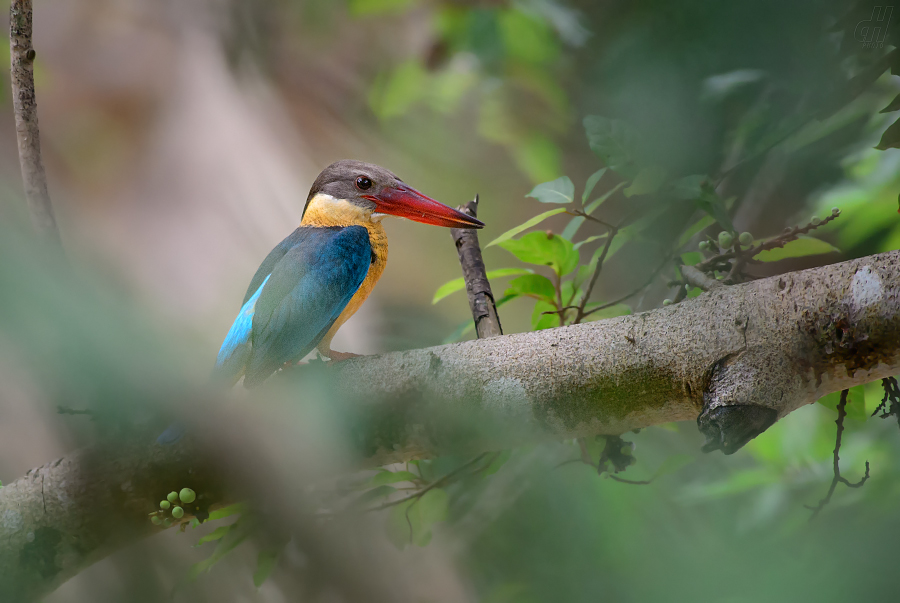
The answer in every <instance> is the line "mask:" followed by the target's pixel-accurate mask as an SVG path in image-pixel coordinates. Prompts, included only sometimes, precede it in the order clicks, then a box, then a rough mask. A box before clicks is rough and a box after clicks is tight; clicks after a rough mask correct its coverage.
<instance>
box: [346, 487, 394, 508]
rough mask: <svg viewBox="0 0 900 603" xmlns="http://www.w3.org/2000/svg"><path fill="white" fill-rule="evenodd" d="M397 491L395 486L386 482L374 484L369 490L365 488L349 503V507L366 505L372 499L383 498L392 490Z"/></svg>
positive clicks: (392, 491)
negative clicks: (378, 484)
mask: <svg viewBox="0 0 900 603" xmlns="http://www.w3.org/2000/svg"><path fill="white" fill-rule="evenodd" d="M396 491H397V488H395V487H393V486H388V485H387V484H382V485H380V486H376V487H374V488H372V489H371V490H366V491H365V492H363V493H362V494H360V495H359V497H358V498H357V499H356V500H354V501H353V502H352V503H351V505H350V506H351V507H361V506H363V505H366V504H368V503H370V502H372V501H373V500H378V499H379V498H384V497H386V496H390V495H391V494H393V493H394V492H396Z"/></svg>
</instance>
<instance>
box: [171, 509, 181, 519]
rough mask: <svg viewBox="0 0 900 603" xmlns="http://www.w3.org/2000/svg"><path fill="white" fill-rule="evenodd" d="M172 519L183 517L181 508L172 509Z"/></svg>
mask: <svg viewBox="0 0 900 603" xmlns="http://www.w3.org/2000/svg"><path fill="white" fill-rule="evenodd" d="M172 517H174V518H175V519H181V518H182V517H184V509H182V508H181V507H175V508H174V509H172Z"/></svg>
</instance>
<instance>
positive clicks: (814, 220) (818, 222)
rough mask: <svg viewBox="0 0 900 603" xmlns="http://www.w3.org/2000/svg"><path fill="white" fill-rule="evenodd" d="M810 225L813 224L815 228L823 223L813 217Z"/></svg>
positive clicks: (816, 217)
mask: <svg viewBox="0 0 900 603" xmlns="http://www.w3.org/2000/svg"><path fill="white" fill-rule="evenodd" d="M809 223H810V224H812V225H813V226H818V225H819V224H821V223H822V220H820V219H819V218H818V216H813V219H812V220H810V221H809Z"/></svg>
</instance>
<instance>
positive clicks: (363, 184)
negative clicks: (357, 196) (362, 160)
mask: <svg viewBox="0 0 900 603" xmlns="http://www.w3.org/2000/svg"><path fill="white" fill-rule="evenodd" d="M356 188H358V189H359V190H361V191H365V190H368V189H370V188H372V181H371V180H369V179H368V178H366V177H365V176H360V177H359V178H357V179H356Z"/></svg>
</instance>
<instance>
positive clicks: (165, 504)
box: [159, 500, 172, 511]
mask: <svg viewBox="0 0 900 603" xmlns="http://www.w3.org/2000/svg"><path fill="white" fill-rule="evenodd" d="M171 506H172V503H170V502H169V501H167V500H164V501H162V502H160V503H159V508H160V509H162V510H163V511H165V510H166V509H168V508H169V507H171Z"/></svg>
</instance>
